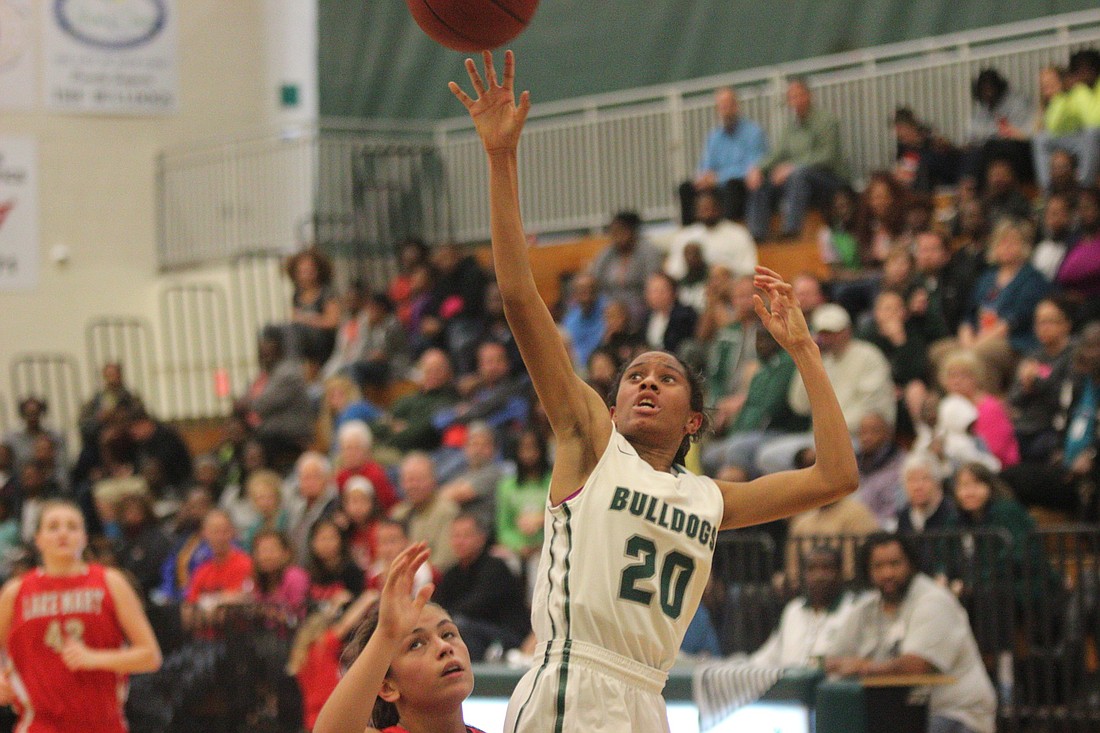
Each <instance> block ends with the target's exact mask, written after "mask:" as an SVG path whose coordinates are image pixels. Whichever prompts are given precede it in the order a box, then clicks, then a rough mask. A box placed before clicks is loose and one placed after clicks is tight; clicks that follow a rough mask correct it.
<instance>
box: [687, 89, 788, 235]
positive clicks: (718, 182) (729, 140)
mask: <svg viewBox="0 0 1100 733" xmlns="http://www.w3.org/2000/svg"><path fill="white" fill-rule="evenodd" d="M714 108H715V111H716V112H717V113H718V120H719V122H720V124H719V125H718V126H717V127H715V128H714V129H713V130H711V131H710V134H709V135H707V141H706V144H705V146H704V147H703V155H702V156H701V157H700V159H699V168H698V170H697V171H696V172H695V178H694V180H691V181H685V182H684V183H683V184H682V185H681V186H680V216H681V219H682V221H683V223H684V226H687V225H688V224H691V223H692V222H694V221H695V194H696V193H697V192H699V191H703V190H707V189H712V190H714V191H716V193H717V194H718V197H719V200H720V201H721V202H722V211H723V213H724V214H725V216H726V218H727V219H731V220H733V221H740V220H741V219H742V218H744V215H745V198H746V195H747V194H746V191H745V174H746V173H748V171H749V169H750V168H752V167H753V166H754V165H756V163H757V161H759V160H760V158H762V157H763V156H764V154H765V153H766V152H768V143H767V140H766V139H765V138H764V131H763V130H762V129H760V125H758V124H756V123H755V122H753V121H752V120H748V119H745V118H743V117H741V106H740V102H739V101H738V99H737V92H736V91H734V90H733V88H731V87H723V88H721V89H719V90H717V91H716V92H715V93H714Z"/></svg>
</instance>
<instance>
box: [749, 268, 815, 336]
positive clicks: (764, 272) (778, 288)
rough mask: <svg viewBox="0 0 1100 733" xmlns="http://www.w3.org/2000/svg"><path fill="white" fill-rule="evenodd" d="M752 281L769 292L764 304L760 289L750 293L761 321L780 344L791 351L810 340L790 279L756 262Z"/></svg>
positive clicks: (808, 330) (804, 318)
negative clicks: (766, 301) (758, 291)
mask: <svg viewBox="0 0 1100 733" xmlns="http://www.w3.org/2000/svg"><path fill="white" fill-rule="evenodd" d="M753 285H754V286H755V287H756V288H757V289H758V290H763V291H764V293H765V294H767V296H768V303H767V305H765V304H764V299H763V298H761V297H760V294H759V293H757V294H755V295H753V296H752V300H753V305H754V306H755V308H756V315H758V316H760V321H761V322H762V323H763V324H764V327H765V328H767V329H768V331H769V332H770V333H771V335H772V336H774V337H775V340H776V341H777V342H778V343H779V345H780V346H782V347H783V348H784V349H786V350H787V351H790V350H791V349H793V348H797V347H799V346H802V345H805V344H808V343H812V342H813V337H812V336H811V335H810V327H809V326H808V325H807V324H806V316H805V315H804V314H803V313H802V307H801V306H800V305H799V303H798V298H796V297H795V295H794V288H793V287H792V286H791V284H790V283H789V282H787V281H785V280H784V279H783V278H781V277H780V276H779V273H777V272H775V271H774V270H769V269H768V268H767V267H763V266H760V265H757V267H756V274H755V275H754V276H753Z"/></svg>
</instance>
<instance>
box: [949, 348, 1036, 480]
mask: <svg viewBox="0 0 1100 733" xmlns="http://www.w3.org/2000/svg"><path fill="white" fill-rule="evenodd" d="M939 377H940V385H941V386H942V387H943V389H944V391H945V392H947V393H948V394H957V395H960V396H962V397H965V398H966V399H967V400H969V401H970V402H971V403H972V404H973V405H974V407H975V409H977V411H978V419H977V420H975V421H974V428H973V430H974V435H975V436H977V437H979V438H981V439H982V440H983V441H984V442H985V445H986V448H988V449H989V452H990V453H992V454H993V455H994V456H996V457H997V460H999V461H1000V462H1001V466H1002V467H1004V468H1007V467H1009V466H1015V465H1016V464H1017V463H1019V462H1020V445H1019V443H1017V441H1016V431H1015V430H1014V429H1013V427H1012V421H1011V420H1009V417H1008V410H1007V408H1006V407H1005V403H1004V401H1003V400H1001V398H1000V397H997V396H995V395H992V394H990V393H989V392H987V391H986V390H985V388H984V386H983V385H984V384H985V381H986V379H987V377H986V368H985V365H984V364H983V363H982V361H981V360H980V359H978V357H977V356H976V355H975V354H974V353H972V352H970V351H956V352H954V353H952V354H950V355H948V356H947V358H945V359H944V360H943V363H942V364H941V365H940V374H939Z"/></svg>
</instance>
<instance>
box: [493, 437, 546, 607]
mask: <svg viewBox="0 0 1100 733" xmlns="http://www.w3.org/2000/svg"><path fill="white" fill-rule="evenodd" d="M515 463H516V473H515V475H514V476H508V477H505V478H504V479H501V481H500V483H499V484H498V485H497V496H496V515H497V516H496V520H497V522H496V523H497V542H498V543H499V544H501V545H503V546H504V547H506V548H508V549H509V550H511V551H512V552H514V553H515V554H516V555H517V556H519V557H520V559H522V561H523V564H524V571H525V574H526V575H528V583H527V586H528V589H529V590H530V589H532V588H533V583H534V581H533V578H532V577H530V576H531V573H533V572H534V570H535V568H536V567H537V564H538V560H539V553H540V552H541V551H542V539H543V537H542V526H543V509H544V508H545V506H546V497H547V496H548V495H549V492H550V459H549V456H548V450H547V446H546V440H545V438H543V437H542V435H540V434H539V433H538V431H536V430H534V429H531V428H528V429H526V430H524V431H523V432H522V433H520V436H519V438H518V439H517V440H516V452H515Z"/></svg>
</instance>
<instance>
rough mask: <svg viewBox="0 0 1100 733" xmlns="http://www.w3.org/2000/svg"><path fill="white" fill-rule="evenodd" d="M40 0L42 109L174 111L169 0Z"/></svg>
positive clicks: (172, 2) (173, 21) (172, 3)
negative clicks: (43, 100) (43, 99)
mask: <svg viewBox="0 0 1100 733" xmlns="http://www.w3.org/2000/svg"><path fill="white" fill-rule="evenodd" d="M41 1H42V8H43V10H42V16H43V18H42V55H43V95H44V97H45V105H46V108H47V109H49V110H52V111H55V112H75V113H82V112H91V113H98V114H132V115H160V114H171V113H173V112H175V111H176V108H177V106H178V104H179V64H178V60H177V57H176V30H177V24H178V19H177V16H176V0H41Z"/></svg>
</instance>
